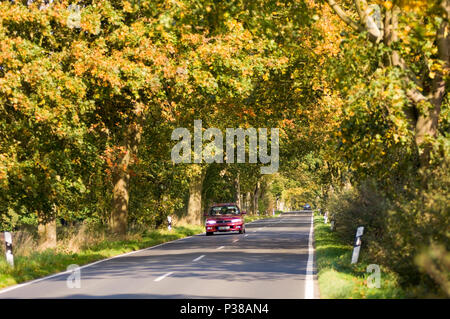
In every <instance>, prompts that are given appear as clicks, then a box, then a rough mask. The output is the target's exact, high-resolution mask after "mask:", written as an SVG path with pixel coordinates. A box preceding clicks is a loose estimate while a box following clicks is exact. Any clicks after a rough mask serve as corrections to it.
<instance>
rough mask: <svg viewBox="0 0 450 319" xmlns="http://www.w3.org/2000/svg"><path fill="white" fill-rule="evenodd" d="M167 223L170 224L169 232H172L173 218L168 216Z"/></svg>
mask: <svg viewBox="0 0 450 319" xmlns="http://www.w3.org/2000/svg"><path fill="white" fill-rule="evenodd" d="M167 223H168V224H169V226H167V228H169V230H172V217H171V216H167Z"/></svg>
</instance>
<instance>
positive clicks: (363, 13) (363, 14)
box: [353, 0, 367, 24]
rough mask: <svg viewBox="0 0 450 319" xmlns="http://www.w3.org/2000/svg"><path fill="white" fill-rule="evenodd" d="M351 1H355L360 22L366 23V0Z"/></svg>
mask: <svg viewBox="0 0 450 319" xmlns="http://www.w3.org/2000/svg"><path fill="white" fill-rule="evenodd" d="M353 2H354V3H355V7H356V11H357V12H358V15H359V18H360V19H361V21H362V23H363V24H364V23H366V8H367V3H366V1H364V0H362V1H360V0H353ZM361 2H362V3H361ZM361 4H362V6H361Z"/></svg>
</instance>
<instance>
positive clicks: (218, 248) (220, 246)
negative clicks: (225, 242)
mask: <svg viewBox="0 0 450 319" xmlns="http://www.w3.org/2000/svg"><path fill="white" fill-rule="evenodd" d="M224 247H225V246H220V247H217V249H222V248H224Z"/></svg>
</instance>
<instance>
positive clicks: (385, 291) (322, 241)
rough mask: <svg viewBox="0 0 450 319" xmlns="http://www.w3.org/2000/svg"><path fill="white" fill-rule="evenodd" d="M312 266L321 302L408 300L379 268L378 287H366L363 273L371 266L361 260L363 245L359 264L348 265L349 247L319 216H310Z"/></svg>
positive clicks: (385, 271)
mask: <svg viewBox="0 0 450 319" xmlns="http://www.w3.org/2000/svg"><path fill="white" fill-rule="evenodd" d="M314 237H315V249H316V264H317V273H318V282H319V290H320V296H321V298H323V299H336V298H338V299H366V298H381V299H383V298H389V299H391V298H408V297H413V296H411V295H409V294H407V293H406V291H404V290H403V289H402V288H401V287H400V286H399V285H398V283H397V278H396V276H395V274H393V273H392V272H389V271H387V270H386V269H384V268H383V267H380V268H381V277H380V279H381V280H380V284H381V285H380V288H369V287H368V285H367V280H368V277H369V276H370V275H371V273H368V272H366V269H367V266H368V265H369V264H371V263H370V262H369V261H368V260H365V254H364V246H362V248H361V254H360V256H359V257H360V259H359V262H358V263H357V264H355V265H351V264H350V261H351V258H352V251H353V246H351V245H348V244H346V243H343V241H342V239H339V238H338V237H337V236H336V234H335V233H333V232H332V231H331V230H330V224H325V223H324V218H323V216H320V215H317V214H316V215H315V216H314Z"/></svg>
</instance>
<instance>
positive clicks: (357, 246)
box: [352, 226, 364, 264]
mask: <svg viewBox="0 0 450 319" xmlns="http://www.w3.org/2000/svg"><path fill="white" fill-rule="evenodd" d="M363 233H364V226H360V227H358V229H357V230H356V238H355V245H354V246H353V255H352V264H356V263H357V262H358V258H359V250H360V249H361V236H362V235H363Z"/></svg>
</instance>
